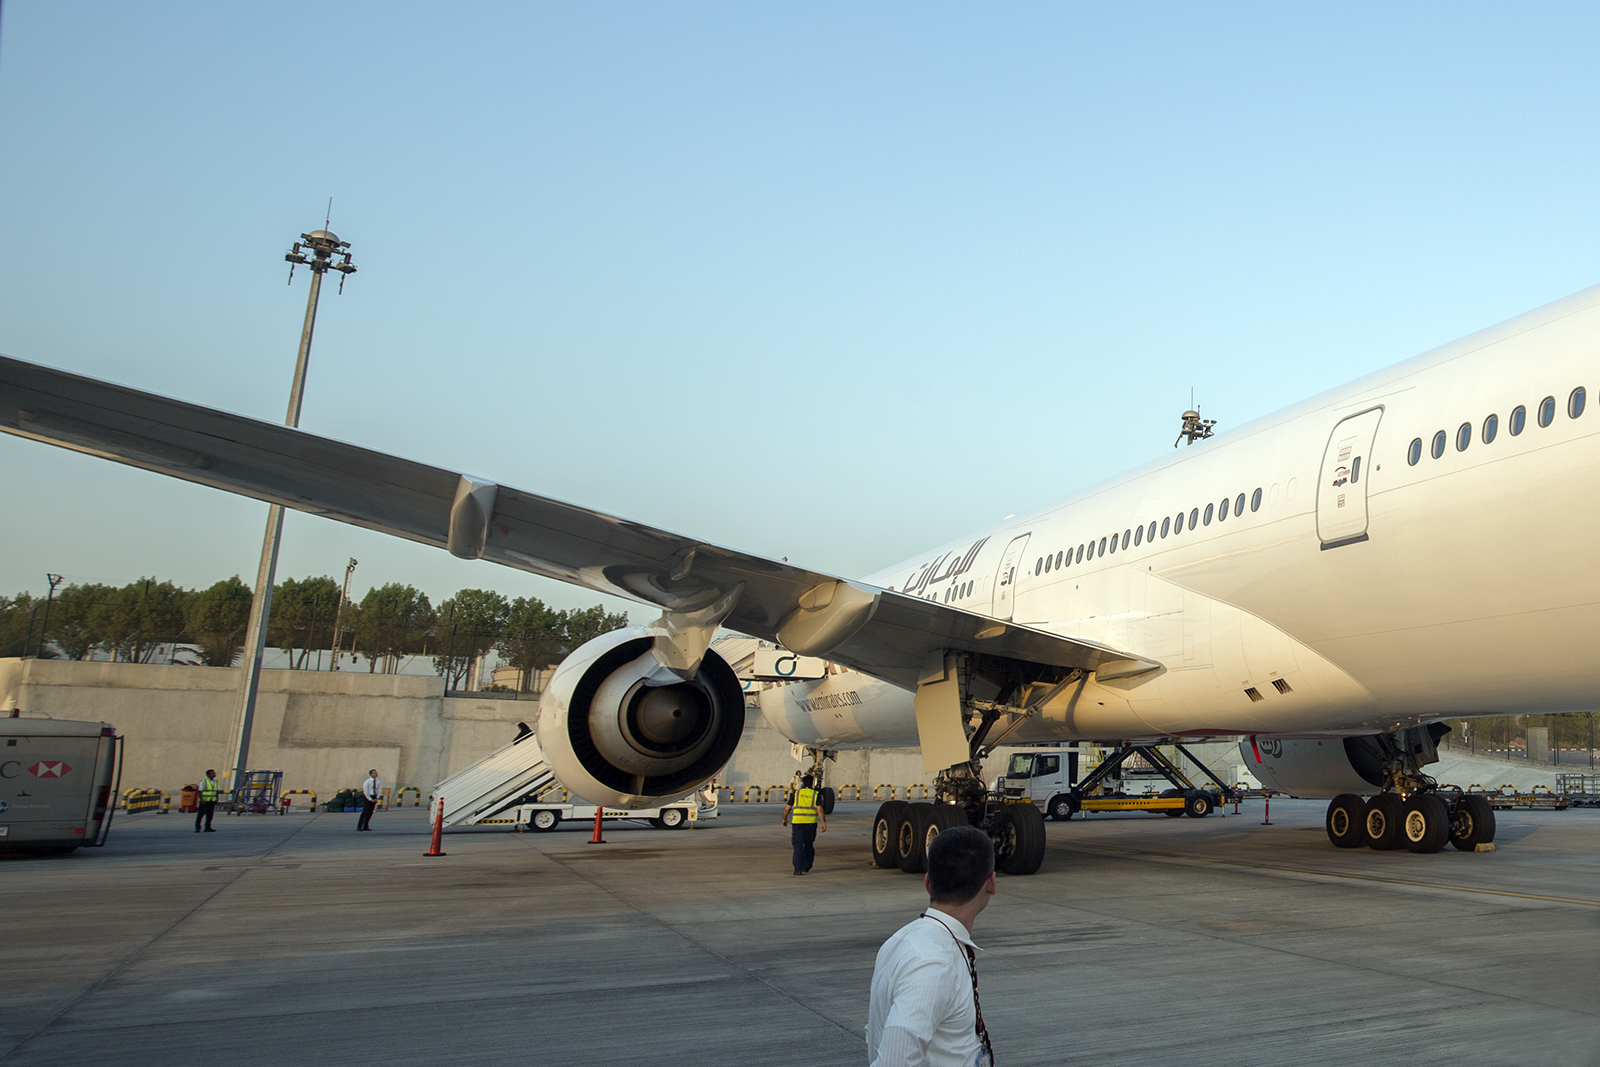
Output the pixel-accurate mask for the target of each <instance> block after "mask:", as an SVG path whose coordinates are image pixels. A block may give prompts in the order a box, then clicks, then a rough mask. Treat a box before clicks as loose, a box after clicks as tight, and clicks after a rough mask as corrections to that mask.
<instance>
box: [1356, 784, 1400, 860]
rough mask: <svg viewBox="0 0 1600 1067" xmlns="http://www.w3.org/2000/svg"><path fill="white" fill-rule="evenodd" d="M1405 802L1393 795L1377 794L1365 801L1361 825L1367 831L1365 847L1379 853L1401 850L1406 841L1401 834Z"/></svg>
mask: <svg viewBox="0 0 1600 1067" xmlns="http://www.w3.org/2000/svg"><path fill="white" fill-rule="evenodd" d="M1404 807H1405V802H1404V801H1402V800H1401V799H1400V798H1399V797H1398V796H1396V795H1395V794H1394V793H1379V794H1378V795H1377V796H1375V797H1373V798H1372V799H1370V800H1368V801H1367V807H1366V811H1365V812H1363V814H1362V825H1363V828H1364V829H1365V830H1366V831H1367V846H1368V847H1369V848H1375V849H1377V850H1378V851H1380V852H1388V851H1391V850H1393V849H1397V848H1401V847H1403V846H1404V845H1405V843H1406V839H1405V837H1404V835H1403V834H1402V833H1401V823H1402V822H1403V821H1404V819H1403V816H1402V809H1403V808H1404Z"/></svg>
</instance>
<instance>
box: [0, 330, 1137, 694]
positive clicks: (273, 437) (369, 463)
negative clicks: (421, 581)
mask: <svg viewBox="0 0 1600 1067" xmlns="http://www.w3.org/2000/svg"><path fill="white" fill-rule="evenodd" d="M0 430H4V431H5V432H7V433H10V434H14V435H16V436H19V437H27V438H31V439H32V440H35V441H43V442H46V443H48V444H53V445H59V446H61V447H62V448H70V449H73V450H74V451H78V452H85V453H88V454H89V455H94V456H100V457H103V458H105V459H112V460H116V461H118V462H120V463H126V464H129V465H131V466H135V467H142V468H144V469H145V470H150V471H156V472H158V473H160V474H166V475H170V476H171V477H174V478H181V479H183V480H184V481H189V482H197V483H199V484H201V485H209V486H211V487H213V488H216V489H224V490H227V491H228V492H232V493H239V494H242V495H244V496H250V497H254V498H256V499H258V500H264V501H267V502H269V503H273V504H281V505H282V506H284V507H287V508H294V509H296V510H298V511H304V512H309V513H310V514H313V515H322V516H325V517H327V518H330V519H337V520H339V521H340V522H348V523H351V524H353V525H356V526H364V527H366V528H368V529H370V530H379V531H381V532H383V533H387V534H393V535H395V536H397V537H405V538H409V539H411V540H413V541H420V542H422V543H423V544H428V545H434V546H436V547H439V548H448V549H449V550H450V551H452V552H453V553H455V554H456V555H459V556H464V557H467V558H482V559H487V560H490V561H492V562H495V563H499V564H502V565H504V566H507V567H513V568H516V569H517V570H523V571H530V572H532V573H534V574H542V575H544V576H546V577H549V578H558V579H560V580H562V581H565V582H571V583H573V584H575V585H581V586H585V587H587V588H589V589H594V590H597V591H599V592H603V593H611V594H614V595H617V596H622V597H626V598H628V599H630V600H634V601H638V602H642V603H648V604H654V605H657V606H659V607H661V608H663V609H665V610H668V611H673V612H689V613H692V612H697V611H703V610H710V609H713V608H715V606H716V605H718V604H719V603H721V604H726V598H728V597H729V596H730V595H732V596H733V597H734V598H735V603H734V607H733V610H732V612H731V613H730V614H728V615H727V616H726V618H725V619H724V620H723V622H722V625H724V626H726V627H728V628H729V629H733V630H738V631H741V632H743V633H746V634H750V635H752V636H755V637H761V638H765V639H767V640H784V642H785V644H786V645H787V647H790V648H791V649H794V650H796V651H804V652H807V653H809V654H817V655H821V654H824V653H825V654H826V655H827V657H828V658H829V659H831V660H834V661H836V662H839V663H843V664H846V665H847V666H850V667H853V668H855V669H857V670H860V671H863V672H865V673H867V674H870V675H873V676H875V677H878V678H882V679H884V680H885V681H888V682H891V683H894V684H896V685H901V686H904V687H906V688H908V689H914V688H916V685H917V679H918V677H919V676H920V674H921V671H922V669H923V665H924V664H925V663H926V662H927V661H928V657H929V655H930V654H932V653H934V652H937V651H939V650H941V649H947V650H957V651H966V652H973V653H978V654H982V655H987V656H992V657H1000V658H1003V659H1010V660H1015V661H1019V662H1022V663H1028V664H1039V665H1048V666H1055V667H1064V668H1082V669H1084V670H1097V669H1101V668H1102V667H1105V668H1107V669H1108V671H1107V672H1108V673H1109V670H1121V671H1123V672H1124V673H1134V672H1135V671H1138V670H1141V669H1149V668H1152V667H1154V666H1155V665H1154V664H1147V663H1143V662H1142V661H1140V660H1139V659H1138V657H1136V656H1133V655H1131V654H1129V653H1126V652H1119V651H1117V650H1115V649H1110V648H1106V647H1104V646H1102V645H1098V644H1095V643H1094V642H1090V641H1082V640H1075V639H1069V638H1064V637H1059V636H1057V635H1055V634H1050V633H1045V632H1043V631H1040V630H1035V629H1031V628H1029V627H1026V626H1018V625H1016V624H1014V623H1010V622H1005V623H1000V622H996V621H995V620H993V619H990V618H987V617H985V616H982V615H977V614H973V613H971V612H967V611H962V610H960V609H957V608H952V607H949V606H946V605H943V604H939V603H935V602H933V601H929V600H924V599H921V598H919V597H913V596H907V595H905V594H902V593H897V592H894V591H892V590H887V589H879V588H876V587H870V586H866V585H863V584H862V583H859V582H850V581H846V580H843V579H839V578H837V577H836V576H834V575H828V574H823V573H820V572H817V571H812V570H807V569H806V568H804V567H796V566H792V565H790V564H788V563H784V562H779V561H775V560H770V559H763V558H761V557H759V556H752V555H749V554H747V553H744V552H736V551H733V550H731V549H727V548H722V547H721V546H718V545H712V544H707V543H706V542H703V541H699V540H696V539H695V538H692V537H685V536H683V535H681V534H675V533H669V532H668V531H665V530H659V529H656V528H654V527H651V526H646V525H644V524H642V523H637V522H633V521H630V520H628V519H622V518H618V517H616V516H613V515H606V514H603V513H601V512H598V511H594V510H591V509H589V508H583V507H578V506H576V505H573V504H567V503H563V502H561V501H559V500H552V499H550V498H549V497H543V496H538V495H536V494H534V493H529V492H524V491H523V490H520V489H513V488H510V487H507V486H499V485H495V484H494V483H493V482H492V481H489V480H488V479H484V478H477V477H474V476H469V475H463V474H461V473H459V472H455V471H447V470H442V469H440V468H438V467H431V466H428V465H427V464H423V463H416V462H413V461H411V460H407V459H401V458H399V457H397V456H391V455H386V454H384V453H382V452H374V451H372V450H370V449H366V448H361V447H359V446H357V445H351V444H345V443H344V442H341V441H335V440H331V439H329V438H326V437H318V436H315V435H313V434H309V433H305V432H303V431H300V430H296V429H292V428H290V427H287V426H281V425H277V424H274V423H269V422H262V421H259V420H257V419H250V418H245V417H244V416H241V415H234V414H230V413H228V412H223V411H217V410H214V409H211V408H204V407H199V406H197V405H194V404H186V403H183V402H182V401H178V400H172V399H169V398H167V397H162V396H156V395H154V394H152V393H144V392H140V391H138V390H135V389H130V388H127V387H125V386H119V385H113V384H110V383H108V382H102V381H99V380H96V379H93V378H86V377H82V376H79V375H75V374H68V373H66V372H64V371H59V370H55V369H52V368H49V367H42V366H39V365H37V364H32V363H25V362H22V361H20V360H14V359H10V358H7V357H3V356H0ZM785 638H786V640H785ZM797 646H799V647H797ZM805 646H809V647H805ZM1118 661H1123V662H1120V663H1119V662H1118Z"/></svg>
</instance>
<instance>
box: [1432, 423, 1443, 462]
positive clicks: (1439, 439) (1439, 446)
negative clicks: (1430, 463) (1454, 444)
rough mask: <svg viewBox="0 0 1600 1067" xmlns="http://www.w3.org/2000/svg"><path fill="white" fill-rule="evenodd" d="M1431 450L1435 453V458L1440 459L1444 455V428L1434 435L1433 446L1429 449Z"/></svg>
mask: <svg viewBox="0 0 1600 1067" xmlns="http://www.w3.org/2000/svg"><path fill="white" fill-rule="evenodd" d="M1429 451H1431V452H1432V453H1433V458H1434V459H1438V458H1439V457H1440V456H1442V455H1444V431H1443V430H1440V431H1439V432H1438V433H1436V434H1434V435H1433V448H1431V449H1429Z"/></svg>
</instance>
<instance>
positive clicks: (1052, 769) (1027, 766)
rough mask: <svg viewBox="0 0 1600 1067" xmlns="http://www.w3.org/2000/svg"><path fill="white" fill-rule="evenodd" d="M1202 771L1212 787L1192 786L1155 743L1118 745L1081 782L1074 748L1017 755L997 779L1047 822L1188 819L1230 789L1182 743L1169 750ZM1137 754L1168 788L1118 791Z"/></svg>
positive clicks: (1217, 804)
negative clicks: (1080, 817)
mask: <svg viewBox="0 0 1600 1067" xmlns="http://www.w3.org/2000/svg"><path fill="white" fill-rule="evenodd" d="M1173 747H1174V748H1176V749H1177V750H1178V751H1179V752H1181V753H1183V755H1184V756H1185V757H1187V758H1188V759H1189V761H1190V762H1192V763H1193V764H1194V765H1195V766H1197V767H1199V768H1200V770H1201V771H1202V772H1203V773H1205V775H1206V776H1207V777H1209V778H1210V779H1211V780H1212V781H1213V782H1215V783H1216V785H1217V788H1216V789H1214V790H1213V789H1202V788H1198V787H1197V786H1195V784H1194V783H1193V782H1192V781H1190V780H1189V778H1188V777H1187V776H1186V775H1185V774H1184V773H1183V772H1182V771H1180V770H1179V769H1178V767H1177V766H1176V765H1175V764H1174V763H1173V762H1172V761H1171V760H1169V759H1168V758H1167V757H1166V756H1165V755H1163V754H1162V753H1161V751H1160V750H1159V749H1158V748H1157V747H1156V746H1154V745H1149V744H1123V745H1117V746H1115V747H1113V748H1112V750H1111V752H1110V753H1109V754H1108V755H1107V756H1106V757H1105V759H1103V760H1101V761H1100V764H1099V765H1098V766H1096V767H1095V768H1094V770H1092V771H1090V772H1089V774H1088V775H1087V776H1085V777H1084V778H1083V780H1082V781H1078V780H1076V779H1077V767H1078V752H1077V749H1076V746H1072V747H1071V748H1060V749H1040V750H1036V751H1032V752H1017V753H1014V754H1013V755H1012V757H1011V764H1010V766H1008V767H1007V768H1006V773H1005V775H1004V776H1003V777H1002V778H1001V779H1000V781H999V786H998V788H999V789H1000V791H1001V792H1002V793H1003V794H1004V795H1005V797H1006V798H1007V799H1008V800H1023V801H1028V802H1030V803H1033V804H1037V805H1039V806H1040V807H1042V808H1043V809H1044V811H1045V814H1046V815H1048V816H1049V817H1050V818H1052V819H1056V820H1065V819H1070V818H1072V817H1073V816H1074V815H1076V814H1078V813H1080V812H1092V811H1108V812H1109V811H1149V812H1160V813H1162V814H1164V815H1170V816H1173V817H1176V816H1179V815H1188V816H1190V817H1191V818H1195V819H1203V818H1205V817H1206V816H1207V815H1210V814H1211V812H1212V811H1214V810H1218V809H1220V808H1221V806H1222V804H1223V803H1225V802H1226V801H1228V800H1230V799H1232V791H1231V790H1230V789H1229V788H1228V787H1227V786H1226V785H1224V784H1223V782H1222V780H1221V779H1220V778H1218V777H1217V776H1216V775H1215V774H1213V773H1212V772H1211V770H1210V768H1208V767H1206V765H1205V764H1203V763H1201V762H1200V761H1199V760H1198V759H1196V758H1195V756H1194V754H1193V753H1192V752H1190V751H1189V750H1188V749H1186V748H1184V747H1183V745H1181V744H1175V745H1174V746H1173ZM1135 756H1138V757H1141V758H1142V759H1143V760H1144V761H1145V762H1146V763H1148V764H1149V766H1150V767H1151V769H1152V770H1154V771H1155V772H1156V773H1157V774H1159V775H1160V776H1161V777H1163V778H1165V779H1166V780H1167V781H1168V782H1170V783H1171V788H1170V789H1166V790H1164V791H1162V792H1160V793H1145V794H1129V793H1127V792H1125V791H1124V789H1123V787H1122V775H1121V771H1122V769H1123V767H1124V765H1125V764H1126V763H1127V762H1128V760H1129V759H1131V758H1133V757H1135Z"/></svg>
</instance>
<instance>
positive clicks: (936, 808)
mask: <svg viewBox="0 0 1600 1067" xmlns="http://www.w3.org/2000/svg"><path fill="white" fill-rule="evenodd" d="M966 825H968V823H967V813H966V811H964V810H963V809H961V808H958V807H956V806H955V805H954V804H935V805H933V810H932V811H930V812H929V813H928V822H927V825H926V826H925V827H924V829H923V831H922V856H923V861H924V863H926V861H927V856H928V847H929V846H930V845H932V844H933V839H934V838H936V837H938V836H939V835H940V834H942V833H944V832H945V831H946V830H949V829H950V828H952V827H955V826H966Z"/></svg>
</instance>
